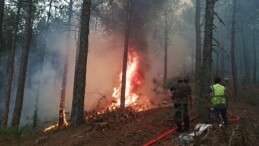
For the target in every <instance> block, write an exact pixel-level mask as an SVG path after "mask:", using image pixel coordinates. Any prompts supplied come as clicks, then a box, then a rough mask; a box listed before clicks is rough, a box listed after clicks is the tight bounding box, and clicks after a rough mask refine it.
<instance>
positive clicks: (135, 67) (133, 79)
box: [112, 49, 144, 107]
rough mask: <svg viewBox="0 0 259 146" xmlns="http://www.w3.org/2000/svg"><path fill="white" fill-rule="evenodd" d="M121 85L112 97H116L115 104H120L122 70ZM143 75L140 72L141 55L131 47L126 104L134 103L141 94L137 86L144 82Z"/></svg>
mask: <svg viewBox="0 0 259 146" xmlns="http://www.w3.org/2000/svg"><path fill="white" fill-rule="evenodd" d="M119 78H120V79H119V86H118V87H115V88H114V89H113V94H112V97H113V98H115V101H116V102H115V105H114V106H117V107H118V106H120V97H121V81H122V72H121V73H120V75H119ZM143 81H144V80H143V77H142V76H141V74H140V72H139V55H138V54H137V52H135V51H133V49H129V53H128V64H127V73H126V89H125V106H126V107H127V106H129V105H133V104H134V103H135V102H136V101H137V99H138V98H139V95H138V94H137V93H136V89H137V87H139V86H140V85H141V84H142V83H143Z"/></svg>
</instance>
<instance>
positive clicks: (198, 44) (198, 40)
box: [195, 0, 201, 90]
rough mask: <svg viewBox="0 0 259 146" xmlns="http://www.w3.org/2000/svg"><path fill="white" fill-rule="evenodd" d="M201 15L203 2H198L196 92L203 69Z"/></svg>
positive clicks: (196, 20) (196, 14)
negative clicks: (201, 69)
mask: <svg viewBox="0 0 259 146" xmlns="http://www.w3.org/2000/svg"><path fill="white" fill-rule="evenodd" d="M200 15H201V1H200V0H196V11H195V31H196V55H195V60H196V62H195V80H196V82H195V84H196V85H195V86H196V90H197V87H198V81H199V71H200V68H201V24H200V17H201V16H200Z"/></svg>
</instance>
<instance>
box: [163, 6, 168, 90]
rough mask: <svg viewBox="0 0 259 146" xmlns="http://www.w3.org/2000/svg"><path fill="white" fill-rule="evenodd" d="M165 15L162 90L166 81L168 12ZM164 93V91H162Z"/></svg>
mask: <svg viewBox="0 0 259 146" xmlns="http://www.w3.org/2000/svg"><path fill="white" fill-rule="evenodd" d="M164 13H165V14H164V15H165V32H164V35H165V54H164V79H163V86H164V87H163V89H165V85H166V80H167V48H168V20H167V17H168V12H167V10H165V11H164ZM164 92H165V90H164Z"/></svg>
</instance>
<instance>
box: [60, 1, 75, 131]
mask: <svg viewBox="0 0 259 146" xmlns="http://www.w3.org/2000/svg"><path fill="white" fill-rule="evenodd" d="M72 4H73V0H70V1H69V8H68V22H67V36H66V37H67V38H66V39H67V41H66V42H67V45H66V50H65V60H64V63H65V64H64V70H63V78H62V87H61V97H60V105H59V122H58V124H59V126H62V125H64V123H65V99H66V98H65V97H66V84H67V69H68V51H69V48H70V38H71V37H70V28H71V27H70V26H71V19H72V8H73V7H72V6H73V5H72Z"/></svg>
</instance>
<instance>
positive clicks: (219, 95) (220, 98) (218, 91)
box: [211, 84, 226, 106]
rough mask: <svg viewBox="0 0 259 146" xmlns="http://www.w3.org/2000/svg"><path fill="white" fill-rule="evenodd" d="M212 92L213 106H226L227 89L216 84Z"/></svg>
mask: <svg viewBox="0 0 259 146" xmlns="http://www.w3.org/2000/svg"><path fill="white" fill-rule="evenodd" d="M211 91H212V99H211V104H212V106H216V105H226V97H225V87H224V86H222V85H220V84H215V85H213V86H211Z"/></svg>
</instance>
